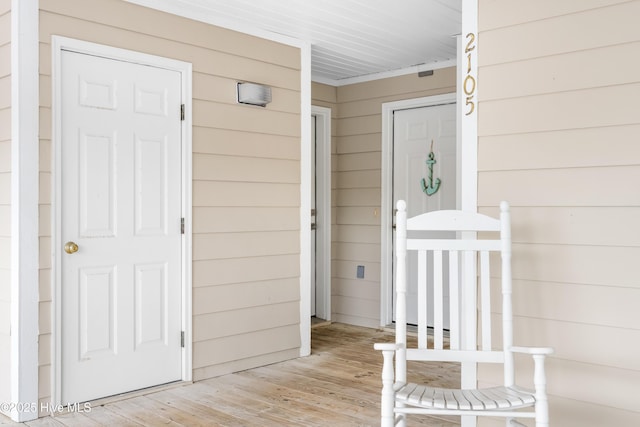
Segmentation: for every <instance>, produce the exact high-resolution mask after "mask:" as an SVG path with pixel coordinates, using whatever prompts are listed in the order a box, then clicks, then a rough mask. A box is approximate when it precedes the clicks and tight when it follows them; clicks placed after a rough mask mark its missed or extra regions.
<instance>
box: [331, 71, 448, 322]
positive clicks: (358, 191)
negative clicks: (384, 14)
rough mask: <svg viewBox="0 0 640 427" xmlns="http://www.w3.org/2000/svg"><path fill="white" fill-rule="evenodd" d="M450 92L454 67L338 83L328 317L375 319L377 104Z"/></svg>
mask: <svg viewBox="0 0 640 427" xmlns="http://www.w3.org/2000/svg"><path fill="white" fill-rule="evenodd" d="M451 92H455V68H446V69H441V70H436V71H435V72H434V74H433V76H430V77H424V78H419V77H418V76H417V74H413V75H406V76H401V77H393V78H388V79H382V80H376V81H372V82H366V83H358V84H353V85H347V86H340V87H338V88H337V109H338V117H337V120H336V127H335V129H336V132H337V133H336V138H335V141H336V150H337V155H336V159H335V161H336V165H335V171H336V172H335V175H334V181H333V182H334V187H335V192H334V193H335V194H334V198H335V199H334V201H335V205H336V209H335V223H336V225H335V227H334V230H335V234H334V235H335V242H334V245H333V258H334V264H333V276H334V277H333V283H332V294H333V297H332V312H333V313H332V319H334V320H336V321H341V322H346V323H351V324H355V325H361V326H369V327H378V326H379V325H380V253H381V252H380V250H381V248H380V200H381V188H380V185H381V182H380V180H381V164H382V159H381V152H382V104H383V103H385V102H392V101H398V100H404V99H412V98H420V97H424V96H431V95H440V94H443V93H451ZM358 265H363V266H364V267H365V277H364V279H357V278H356V269H357V266H358Z"/></svg>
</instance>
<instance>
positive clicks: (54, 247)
mask: <svg viewBox="0 0 640 427" xmlns="http://www.w3.org/2000/svg"><path fill="white" fill-rule="evenodd" d="M51 45H52V51H51V61H52V74H51V78H52V92H53V94H52V127H53V129H52V145H53V149H52V151H53V153H52V154H53V169H52V175H53V184H52V185H53V188H52V201H51V204H52V209H51V225H52V228H51V229H52V230H53V233H52V236H51V237H52V243H51V251H52V259H53V263H52V273H51V274H52V276H51V278H52V281H53V288H54V290H53V295H52V310H53V315H52V325H51V331H52V334H53V336H52V340H51V343H52V354H51V356H52V372H51V387H52V390H51V396H52V402H53V403H55V404H61V403H62V402H61V397H62V393H61V391H62V375H61V374H62V310H61V303H60V302H61V301H62V290H61V285H60V284H61V280H62V268H61V266H62V257H61V254H60V252H61V251H60V250H59V249H60V248H62V239H61V237H62V236H61V231H62V225H61V222H62V221H61V220H62V216H61V212H62V206H61V205H62V203H61V200H62V198H61V194H62V179H61V178H62V177H61V174H60V173H58V171H60V167H61V166H60V165H61V164H62V147H61V143H60V142H61V138H62V117H61V106H62V88H61V76H62V52H63V51H73V52H78V53H85V54H90V55H95V56H100V57H103V58H108V59H114V60H120V61H126V62H131V63H136V64H141V65H149V66H153V67H158V68H164V69H168V70H173V71H177V72H179V73H180V74H181V85H182V87H181V91H182V103H183V104H184V105H185V107H186V108H185V116H184V121H183V123H182V135H181V136H182V165H181V167H182V183H181V193H182V201H181V205H182V206H181V210H182V216H183V218H184V219H185V232H184V235H183V237H182V307H181V308H182V319H181V322H182V325H181V326H182V330H183V331H184V334H185V338H184V348H183V349H182V380H183V381H191V379H192V371H193V370H192V350H193V349H192V346H193V343H192V341H193V339H192V327H191V326H192V325H191V323H192V320H191V319H192V303H191V301H192V297H191V294H192V262H191V261H192V253H191V240H192V227H191V223H192V203H191V200H192V148H191V147H192V141H191V138H192V135H191V126H192V114H191V110H192V108H191V98H192V77H191V75H192V65H191V63H187V62H183V61H178V60H174V59H170V58H163V57H159V56H154V55H148V54H144V53H139V52H134V51H130V50H126V49H120V48H115V47H110V46H104V45H99V44H95V43H90V42H86V41H82V40H75V39H70V38H66V37H59V36H52V41H51Z"/></svg>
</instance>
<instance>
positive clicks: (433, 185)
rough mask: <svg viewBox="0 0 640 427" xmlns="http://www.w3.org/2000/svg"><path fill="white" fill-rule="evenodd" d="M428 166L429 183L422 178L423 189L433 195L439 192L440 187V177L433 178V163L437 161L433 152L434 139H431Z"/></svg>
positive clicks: (428, 194)
mask: <svg viewBox="0 0 640 427" xmlns="http://www.w3.org/2000/svg"><path fill="white" fill-rule="evenodd" d="M426 163H427V167H428V168H429V185H427V182H426V181H425V179H424V178H422V181H421V184H422V191H423V192H425V193H426V194H427V196H432V195H434V194H436V193H437V192H438V190H439V189H440V178H436V179H435V181H434V180H433V165H435V164H436V163H437V161H436V159H435V155H434V154H433V140H431V150H430V152H429V158H428V159H427V160H426Z"/></svg>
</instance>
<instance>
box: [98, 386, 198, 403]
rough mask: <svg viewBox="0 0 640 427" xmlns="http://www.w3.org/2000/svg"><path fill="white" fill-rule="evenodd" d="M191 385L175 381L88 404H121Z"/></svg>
mask: <svg viewBox="0 0 640 427" xmlns="http://www.w3.org/2000/svg"><path fill="white" fill-rule="evenodd" d="M191 384H193V381H182V380H178V381H174V382H170V383H166V384H160V385H156V386H151V387H147V388H142V389H140V390H134V391H128V392H126V393H121V394H115V395H113V396H107V397H102V398H100V399H96V400H90V401H89V402H87V403H89V404H90V405H91V406H92V407H93V406H102V405H106V404H108V403H114V402H119V401H121V400H127V399H132V398H134V397H139V396H146V395H147V394H152V393H157V392H159V391H164V390H170V389H174V388H178V387H184V386H187V385H191Z"/></svg>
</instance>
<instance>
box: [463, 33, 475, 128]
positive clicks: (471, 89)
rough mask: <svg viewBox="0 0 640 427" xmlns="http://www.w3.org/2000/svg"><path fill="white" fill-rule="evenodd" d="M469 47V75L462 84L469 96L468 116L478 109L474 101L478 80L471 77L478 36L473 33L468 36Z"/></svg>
mask: <svg viewBox="0 0 640 427" xmlns="http://www.w3.org/2000/svg"><path fill="white" fill-rule="evenodd" d="M466 38H467V47H465V49H464V53H465V54H466V55H467V75H466V77H465V78H464V81H463V82H462V90H464V94H465V95H467V101H466V105H468V106H469V111H467V112H466V113H465V115H466V116H468V115H469V114H472V113H473V112H474V111H475V109H476V103H475V101H474V98H475V95H476V79H475V78H474V77H473V76H472V75H471V58H472V52H473V50H474V49H475V48H476V44H475V43H476V35H475V34H473V33H469V34H467V37H466Z"/></svg>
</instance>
